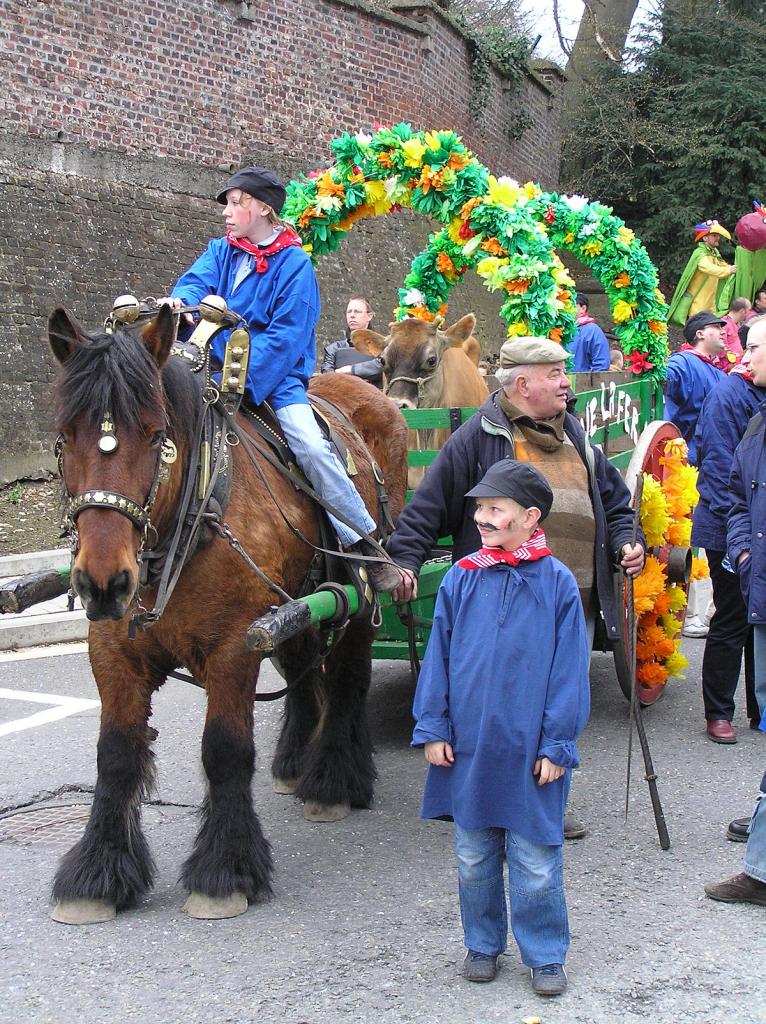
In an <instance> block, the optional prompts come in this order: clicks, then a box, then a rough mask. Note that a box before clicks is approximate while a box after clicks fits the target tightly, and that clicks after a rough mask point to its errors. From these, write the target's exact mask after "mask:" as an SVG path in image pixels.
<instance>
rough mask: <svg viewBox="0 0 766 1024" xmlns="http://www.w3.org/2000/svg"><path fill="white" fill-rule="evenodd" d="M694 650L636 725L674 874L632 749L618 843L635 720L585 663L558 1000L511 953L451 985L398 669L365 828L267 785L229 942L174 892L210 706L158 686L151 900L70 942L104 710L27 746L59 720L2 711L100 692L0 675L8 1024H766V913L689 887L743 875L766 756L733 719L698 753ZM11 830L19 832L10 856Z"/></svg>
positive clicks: (441, 829)
mask: <svg viewBox="0 0 766 1024" xmlns="http://www.w3.org/2000/svg"><path fill="white" fill-rule="evenodd" d="M702 649H703V642H702V641H696V640H686V641H685V650H686V653H687V656H689V657H690V659H691V665H690V668H689V669H688V671H687V679H686V681H685V682H682V681H678V680H676V681H674V682H672V683H671V685H670V687H669V689H668V692H667V693H666V695H665V696H664V698H663V700H662V701H661V702H660V703H659V704H658V705H656V706H655V707H654V708H652V709H651V710H650V711H649V712H648V713H647V714H646V722H647V730H648V734H649V740H650V744H651V748H652V753H653V755H654V760H655V767H656V768H657V771H658V774H659V785H660V792H661V796H662V799H663V803H664V807H665V813H666V816H667V820H668V825H669V829H670V835H671V840H672V848H671V850H670V851H669V852H667V853H663V852H662V851H661V850H660V848H659V845H658V843H657V839H656V835H655V831H654V823H653V819H652V816H651V811H650V805H649V799H648V793H647V787H646V783H645V782H644V781H643V775H642V771H641V769H640V765H639V758H640V754H639V752H638V747H637V744H634V773H633V786H632V796H631V804H630V816H629V821H628V824H627V825H626V824H625V823H624V820H623V803H624V794H625V763H626V750H627V705H626V703H625V701H624V700H623V698H622V696H621V695H620V693H619V691H618V687H617V684H616V681H615V679H614V676H613V670H612V665H611V661H610V659H608V658H607V657H606V656H602V655H596V656H594V659H593V665H592V683H593V705H594V706H593V715H592V718H591V722H590V725H589V727H588V729H587V731H586V733H585V736H584V738H583V740H582V742H581V751H582V755H583V769H582V770H581V771H580V772H578V773H577V774H576V778H575V783H574V787H573V800H574V805H575V807H576V809H577V810H578V811H579V812H580V813H581V816H582V817H584V818H585V819H586V821H587V822H588V824H589V828H590V831H589V834H588V836H587V837H586V838H585V839H583V840H581V841H578V842H574V843H569V844H567V849H566V884H567V892H568V900H569V907H570V917H571V927H572V949H571V953H570V958H569V962H568V971H569V980H570V989H569V992H568V993H567V995H566V996H564V997H562V998H560V999H558V1000H555V1001H548V1002H545V1001H543V1000H541V999H539V998H538V997H535V996H534V995H533V994H532V993H531V991H530V988H529V981H528V977H527V973H526V971H525V970H524V968H523V967H522V965H521V964H520V962H519V959H518V956H517V952H516V950H515V948H514V947H513V946H511V947H510V948H509V951H508V954H507V955H506V956H505V957H503V965H502V970H501V972H500V974H499V976H498V978H497V980H496V981H495V982H494V983H493V984H492V985H470V984H468V983H466V982H464V981H463V980H462V979H461V978H460V976H459V969H460V963H461V960H462V956H463V948H462V936H461V931H460V923H459V913H458V905H457V898H456V881H455V866H454V856H453V851H452V832H451V827H450V826H449V825H447V824H443V823H434V822H421V821H419V820H418V817H417V814H418V807H419V798H420V791H421V786H422V781H423V776H424V762H423V757H422V754H421V753H420V752H419V751H412V750H410V749H409V747H408V739H409V732H410V718H409V705H410V701H411V687H410V682H409V677H408V672H407V669H406V668H405V667H404V666H403V665H400V664H396V663H391V662H388V663H379V664H378V665H377V666H376V669H375V677H374V688H373V692H372V696H371V711H372V720H373V727H374V736H375V743H376V747H377V765H378V771H379V774H380V779H379V783H378V789H377V800H376V804H375V807H374V809H373V810H371V811H357V812H354V813H353V814H352V815H351V816H350V817H349V818H348V819H346V820H345V821H343V822H341V823H338V824H334V825H309V824H307V823H306V822H304V821H303V818H302V815H301V807H300V805H299V804H298V803H297V802H296V801H295V800H294V799H293V798H291V797H278V796H276V795H274V794H273V793H272V792H271V788H270V779H269V776H268V770H267V769H263V768H261V770H259V772H258V774H257V779H256V783H255V796H256V803H257V807H258V810H259V813H260V815H261V820H262V822H263V825H264V828H265V830H266V832H267V834H268V836H269V837H270V839H271V842H272V845H273V850H274V858H275V862H276V865H277V876H276V887H275V888H276V893H275V897H274V899H273V900H272V901H271V902H269V903H266V904H260V905H257V906H253V907H251V908H250V910H249V911H248V913H247V914H245V915H243V916H242V917H239V918H236V919H233V920H230V921H223V922H200V921H191V920H189V919H188V918H187V917H186V916H185V915H183V914H182V913H181V910H180V908H181V904H182V902H183V899H184V894H183V892H182V891H181V889H180V887H179V886H178V885H177V883H176V879H177V875H178V871H179V867H180V864H181V861H182V859H183V857H184V856H185V854H186V852H187V851H188V849H189V848H190V845H191V842H192V838H193V835H194V829H195V812H194V808H195V807H196V805H197V804H198V803H199V801H200V798H201V795H202V792H203V782H202V776H201V770H200V765H199V742H200V735H201V727H202V722H203V715H204V694H203V693H202V692H201V691H199V690H197V689H195V688H193V687H190V686H186V685H185V684H183V683H179V682H173V681H171V682H169V683H167V684H166V686H165V687H164V688H163V690H162V691H161V693H160V694H159V695H158V697H157V699H156V702H155V709H154V716H153V719H152V724H153V725H154V726H155V727H156V728H158V729H159V733H160V735H159V739H158V741H157V742H156V744H155V751H156V753H157V760H158V767H159V791H158V794H157V800H158V802H155V803H152V804H150V805H148V806H147V807H146V808H145V821H146V824H147V833H148V836H149V840H150V843H151V846H152V849H153V851H154V853H155V855H156V858H157V861H158V865H159V878H158V884H157V887H156V889H155V891H154V893H153V894H152V895H151V896H150V897H148V898H147V899H146V900H145V901H144V902H143V903H142V904H141V905H140V906H139V907H138V908H136V909H135V910H133V911H130V912H126V913H123V914H120V915H119V916H118V918H117V920H116V921H115V922H113V923H111V924H106V925H96V926H90V927H87V928H71V927H67V926H63V925H58V924H54V923H53V922H51V921H50V920H49V919H48V916H47V914H48V908H49V897H48V893H49V887H50V883H51V879H52V876H53V873H54V870H55V865H56V862H57V860H58V858H59V857H60V855H61V854H62V853H63V852H64V851H65V850H66V849H67V848H68V847H69V846H70V845H71V843H72V842H73V841H74V839H75V838H76V836H77V834H78V832H79V831H80V830H81V829H82V825H83V822H82V815H83V813H84V810H85V808H84V807H83V805H86V804H87V802H88V800H89V793H90V789H91V787H92V785H93V783H94V773H95V741H96V735H97V728H98V708H97V707H96V706H93V705H83V706H81V707H80V709H79V710H77V709H76V708H74V707H72V706H67V705H66V704H63V705H62V704H61V703H60V702H59V704H58V709H59V710H58V712H57V713H58V714H65V713H67V712H68V711H72V712H73V713H71V714H67V717H60V718H58V720H54V721H47V722H43V723H42V724H32V726H31V727H29V728H23V729H19V727H18V724H17V725H14V726H10V723H12V722H16V723H18V722H19V720H20V719H25V718H28V717H29V716H31V715H40V714H41V713H43V714H44V713H45V712H46V711H50V708H51V706H52V705H51V704H50V703H40V702H38V703H32V702H31V700H30V699H29V698H27V699H24V700H14V699H9V697H8V694H7V693H4V691H6V690H10V691H14V692H15V693H16V694H17V695H18V694H19V693H20V692H23V693H34V694H48V695H54V696H56V697H58V698H80V699H84V700H92V699H93V698H94V697H95V695H96V694H95V687H94V684H93V681H92V678H91V676H90V672H89V668H88V663H87V658H86V655H85V654H82V653H80V654H68V655H65V656H56V657H44V658H34V657H33V658H29V657H21V658H19V657H15V656H3V657H2V658H0V809H2V811H3V812H4V813H5V815H6V816H5V817H4V818H3V819H2V820H0V872H1V875H0V877H2V893H3V898H2V904H1V912H2V929H1V930H0V1020H1V1021H3V1022H5V1021H9V1022H10V1021H13V1022H14V1024H15V1022H19V1021H23V1022H30V1024H43V1022H55V1024H60V1022H61V1024H70V1022H71V1024H107V1022H108V1024H114V1022H120V1021H126V1020H127V1021H142V1022H143V1021H149V1020H152V1021H153V1020H159V1021H162V1022H163V1024H176V1022H178V1024H191V1022H196V1021H205V1022H209V1021H215V1022H221V1024H223V1022H229V1021H232V1022H234V1021H236V1022H238V1024H242V1022H245V1024H246V1022H250V1021H253V1022H255V1021H258V1022H264V1024H272V1022H279V1024H320V1022H321V1024H334V1022H336V1021H338V1022H341V1021H342V1022H345V1021H354V1022H355V1024H366V1022H370V1024H373V1022H374V1024H399V1022H410V1021H411V1022H429V1024H430V1022H434V1024H436V1022H439V1024H441V1022H445V1021H449V1022H451V1024H453V1022H455V1021H460V1022H463V1021H465V1022H481V1024H484V1022H490V1021H503V1022H519V1024H520V1022H521V1021H522V1020H523V1019H524V1018H526V1017H534V1016H538V1017H539V1018H540V1020H541V1021H542V1022H543V1024H579V1022H589V1024H590V1022H599V1024H602V1022H603V1024H612V1022H617V1021H619V1022H625V1024H633V1022H652V1024H670V1022H682V1024H692V1022H704V1024H718V1022H724V1021H726V1022H728V1021H731V1020H734V1021H737V1022H738V1024H764V1022H766V994H764V986H763V980H762V972H763V964H764V953H766V910H762V909H760V908H757V907H751V906H729V905H723V904H716V903H713V902H711V901H710V900H707V899H706V898H705V897H704V895H703V891H702V886H703V883H704V882H705V881H708V880H719V879H722V878H725V877H728V876H729V875H731V874H734V873H736V872H737V871H739V870H740V869H741V863H742V854H743V846H742V845H741V844H734V843H730V842H727V841H726V839H725V838H724V828H725V824H726V822H727V821H728V820H729V818H731V817H735V816H741V815H743V814H745V813H748V812H749V811H750V809H751V807H752V799H753V795H754V791H755V789H756V787H757V783H758V782H759V780H760V777H761V774H762V772H763V767H764V761H765V760H766V737H765V736H764V735H763V734H760V733H759V734H756V733H753V732H751V731H749V730H748V729H747V723H746V720H745V718H744V715H743V713H741V712H739V711H738V714H737V717H736V719H735V724H736V725H737V726H738V727H739V731H740V742H739V743H737V744H736V745H735V746H731V747H721V746H716V745H714V744H712V743H710V742H709V741H708V740H707V739H706V738H705V735H704V728H703V721H702V715H701V698H700V696H699V683H698V680H699V665H700V658H701V654H702ZM278 715H279V706H278V705H277V706H268V705H261V706H260V709H259V712H258V716H259V717H258V724H257V727H256V734H257V735H256V742H257V744H258V752H259V758H258V759H259V764H260V765H262V766H263V765H268V763H269V760H270V755H271V750H272V746H273V743H274V741H275V738H276V730H277V720H278ZM35 721H37V722H39V721H40V720H39V719H37V720H35ZM26 724H27V725H29V724H30V723H29V722H27V723H26ZM4 726H6V727H8V728H6V729H5V730H4V729H3V727H4ZM10 729H12V730H13V731H10ZM3 732H5V734H3ZM49 805H55V806H56V807H57V808H58V810H57V811H55V812H48V821H50V820H51V819H53V820H54V821H56V822H58V823H57V824H54V825H49V827H47V828H45V827H42V826H44V825H45V821H42V822H41V821H40V815H39V813H38V812H39V810H40V808H41V807H45V806H49ZM14 810H18V811H22V810H23V811H24V814H12V813H11V812H13V811H14ZM9 813H10V814H11V816H10V818H9V817H8V815H9ZM66 819H70V820H69V821H68V823H67V821H66ZM32 826H36V828H35V827H32ZM9 829H17V830H18V831H16V832H15V833H14V834H11V835H10V836H9ZM3 837H5V838H3Z"/></svg>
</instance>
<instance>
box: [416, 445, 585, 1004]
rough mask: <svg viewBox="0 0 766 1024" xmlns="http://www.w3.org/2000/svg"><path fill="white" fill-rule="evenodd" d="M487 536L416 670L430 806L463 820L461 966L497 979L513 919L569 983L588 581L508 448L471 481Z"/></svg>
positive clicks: (540, 480)
mask: <svg viewBox="0 0 766 1024" xmlns="http://www.w3.org/2000/svg"><path fill="white" fill-rule="evenodd" d="M467 496H470V497H475V498H476V512H475V515H474V519H475V522H476V525H477V527H478V529H479V534H480V536H481V541H482V545H483V547H482V548H481V549H480V550H479V551H477V552H476V553H475V554H473V555H468V556H467V557H466V558H463V559H461V560H460V561H459V562H457V563H456V564H455V565H454V566H453V567H452V568H451V569H450V570H449V572H448V573H447V574H446V576H445V577H444V580H443V581H442V585H441V587H440V588H439V593H438V596H437V600H436V609H435V613H434V625H433V630H432V632H431V638H430V640H429V644H428V650H427V651H426V656H425V659H424V661H423V666H422V669H421V672H420V678H419V680H418V686H417V691H416V694H415V705H414V709H413V713H414V716H415V719H416V722H417V724H416V726H415V731H414V733H413V739H412V743H413V746H424V747H425V755H426V759H427V760H428V762H429V765H430V767H429V770H428V776H427V779H426V786H425V793H424V797H423V807H422V810H421V817H423V818H439V819H443V820H454V822H455V848H456V853H457V862H458V881H459V891H460V912H461V917H462V921H463V930H464V933H465V944H466V946H467V948H468V953H467V955H466V958H465V963H464V967H463V974H464V976H465V977H466V978H467V979H468V980H469V981H491V980H492V979H493V978H494V977H495V974H496V973H497V958H498V956H499V955H500V954H501V953H502V952H503V951H504V950H505V947H506V939H507V908H506V898H505V889H504V882H503V865H504V862H505V861H507V863H508V874H509V893H510V904H511V927H512V929H513V934H514V936H515V938H516V941H517V943H518V945H519V949H520V951H521V958H522V960H523V962H524V963H525V964H526V965H527V967H529V968H530V969H531V972H532V985H533V988H534V990H535V991H536V992H538V993H539V994H540V995H559V994H560V993H562V992H564V991H565V990H566V984H567V982H566V974H565V973H564V960H565V958H566V953H567V949H568V947H569V925H568V920H567V908H566V902H565V899H564V886H563V858H562V845H563V841H564V808H565V806H566V799H567V793H568V791H569V784H570V780H571V773H572V769H573V768H576V767H577V766H578V764H579V760H578V754H577V746H576V740H577V737H578V735H579V734H580V733H581V732H582V730H583V728H584V727H585V723H586V722H587V720H588V714H589V711H590V689H589V682H588V664H589V651H588V644H587V637H586V630H585V619H584V615H583V610H582V603H581V601H580V597H579V592H578V589H577V584H576V582H575V579H574V576H573V575H572V573H571V572H570V571H569V569H567V568H566V566H565V565H564V564H563V563H562V562H560V561H558V559H556V558H554V557H553V556H552V554H551V552H550V550H549V549H548V547H547V545H546V541H545V534H544V533H543V531H542V530H541V529H540V527H539V524H540V523H541V522H542V521H543V520H544V519H545V517H546V516H547V514H548V512H549V511H550V508H551V505H552V503H553V493H552V491H551V489H550V487H549V486H548V483H547V482H546V480H545V478H544V477H543V476H542V474H541V473H540V472H539V471H538V470H536V469H534V468H533V467H532V466H530V465H529V464H527V463H522V462H517V461H515V460H513V459H503V460H501V461H500V462H497V463H495V465H494V466H492V467H491V469H490V470H489V471H488V472H487V473H486V474H485V476H484V477H483V479H482V480H481V481H480V483H479V484H477V486H476V487H474V488H473V489H472V490H471V491H469V492H468V495H467Z"/></svg>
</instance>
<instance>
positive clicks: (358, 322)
mask: <svg viewBox="0 0 766 1024" xmlns="http://www.w3.org/2000/svg"><path fill="white" fill-rule="evenodd" d="M370 320H372V313H371V312H370V311H369V310H368V309H367V303H366V302H365V301H364V300H363V299H351V300H350V302H349V304H348V305H347V306H346V323H347V324H348V329H349V330H350V331H361V330H364V329H365V328H367V327H369V326H370Z"/></svg>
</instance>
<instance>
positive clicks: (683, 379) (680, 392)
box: [665, 349, 725, 465]
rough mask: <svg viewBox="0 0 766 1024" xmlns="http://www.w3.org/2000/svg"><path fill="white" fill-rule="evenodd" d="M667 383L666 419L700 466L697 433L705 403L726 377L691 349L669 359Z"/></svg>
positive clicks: (694, 462)
mask: <svg viewBox="0 0 766 1024" xmlns="http://www.w3.org/2000/svg"><path fill="white" fill-rule="evenodd" d="M666 372H667V379H666V381H665V419H666V420H670V422H671V423H675V425H676V426H677V427H678V429H679V430H680V431H681V436H682V437H683V439H684V441H686V443H687V444H688V446H689V462H691V463H693V464H694V465H696V449H695V444H694V431H695V429H696V427H697V420H698V418H699V414H700V410H701V409H702V403H703V402H704V401H705V399H706V398H707V395H708V392H710V391H712V390H713V388H714V387H715V386H716V384H718V383H720V381H721V380H722V379H723V377H725V374H724V372H723V370H719V369H718V367H717V366H714V365H713V363H711V362H708V360H707V359H703V358H701V357H700V356H698V355H695V353H694V352H693V351H692V350H691V349H686V350H685V351H683V352H674V353H673V355H672V356H671V357H670V359H668V367H667V371H666Z"/></svg>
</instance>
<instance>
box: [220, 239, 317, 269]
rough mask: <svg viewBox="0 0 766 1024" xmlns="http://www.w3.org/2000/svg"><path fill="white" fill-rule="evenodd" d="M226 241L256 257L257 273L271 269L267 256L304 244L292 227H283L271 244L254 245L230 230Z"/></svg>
mask: <svg viewBox="0 0 766 1024" xmlns="http://www.w3.org/2000/svg"><path fill="white" fill-rule="evenodd" d="M226 241H227V242H228V243H229V245H233V246H234V248H235V249H241V250H242V252H246V253H248V254H249V255H250V256H253V257H254V258H255V272H256V274H263V273H265V271H267V270H268V269H269V261H268V260H267V259H266V257H267V256H273V255H274V253H275V252H281V251H282V250H283V249H287V248H289V246H291V245H303V242H302V241H301V239H300V235H298V234H296V233H295V231H293V229H292V228H283V229H282V230H281V231H280V232H279V234H278V235H277V237H276V238H275V239H274V241H273V242H271V243H269V245H254V244H253V243H252V242H248V240H247V239H246V238H233V237H232V235H231V232H230V231H227V232H226Z"/></svg>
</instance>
